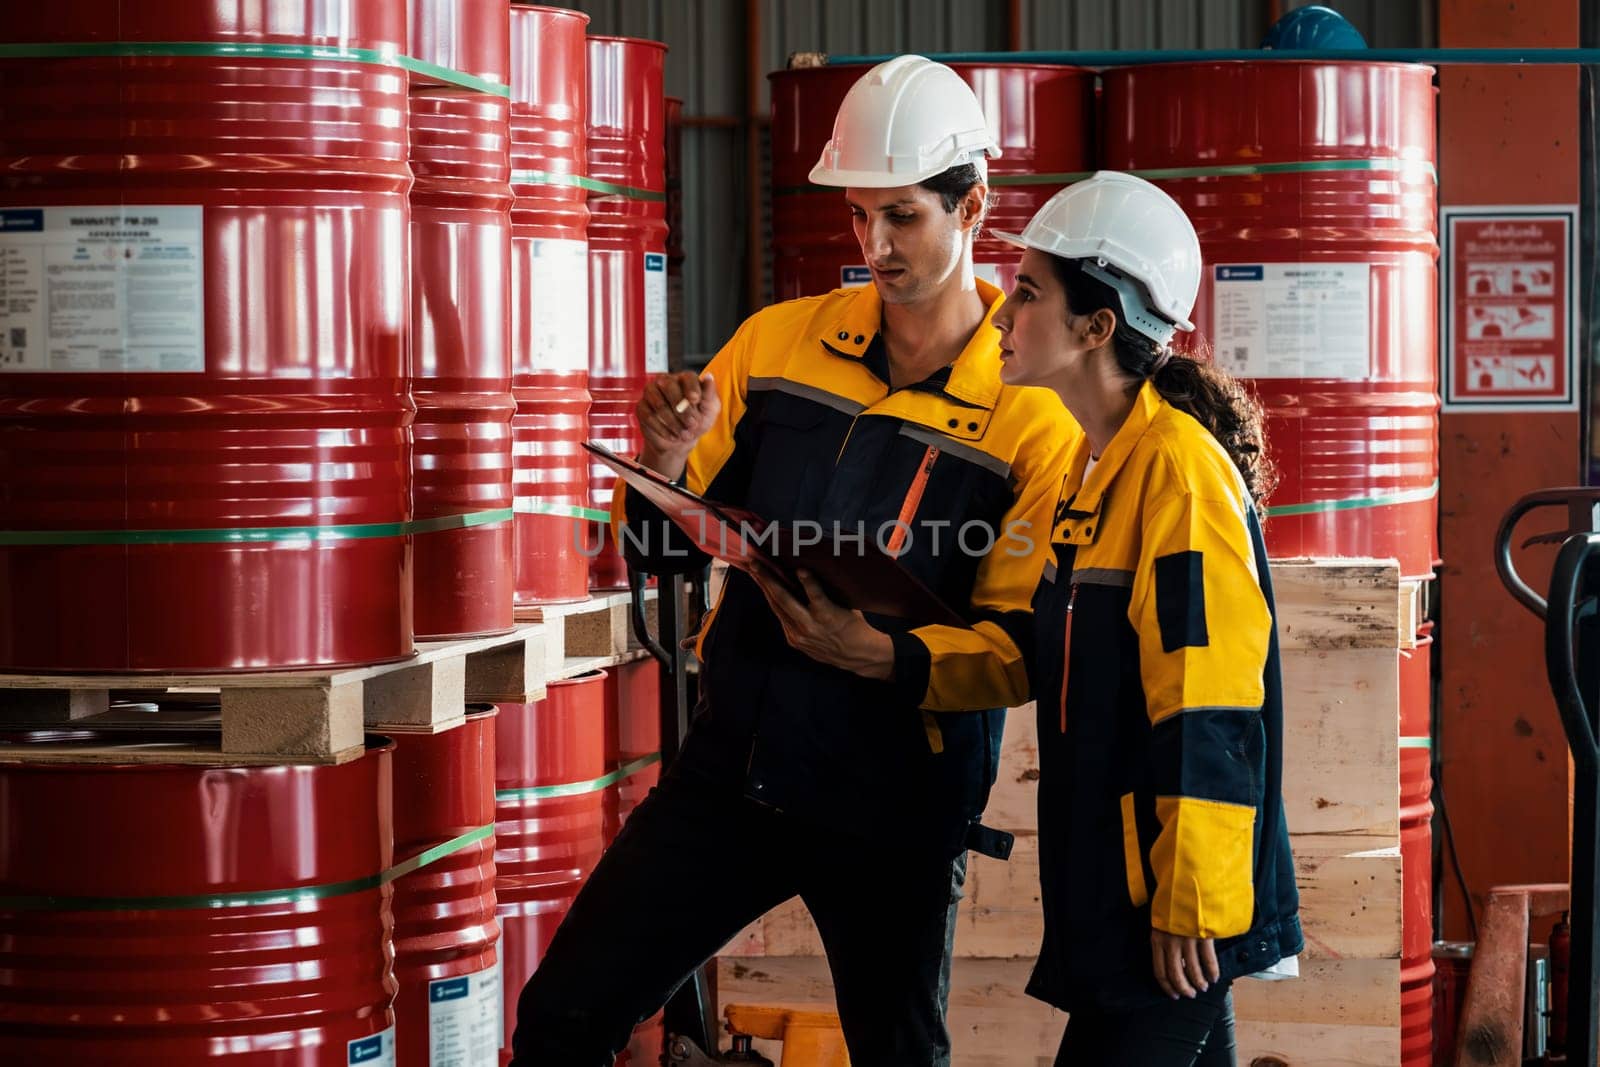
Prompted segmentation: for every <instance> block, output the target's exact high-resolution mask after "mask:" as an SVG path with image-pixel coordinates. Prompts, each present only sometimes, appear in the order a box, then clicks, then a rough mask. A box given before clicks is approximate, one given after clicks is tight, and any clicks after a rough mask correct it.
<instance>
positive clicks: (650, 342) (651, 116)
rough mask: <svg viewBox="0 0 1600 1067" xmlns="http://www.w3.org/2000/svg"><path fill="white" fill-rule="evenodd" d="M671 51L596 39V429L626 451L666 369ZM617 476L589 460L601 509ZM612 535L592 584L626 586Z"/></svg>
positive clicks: (652, 44) (592, 86) (592, 247)
mask: <svg viewBox="0 0 1600 1067" xmlns="http://www.w3.org/2000/svg"><path fill="white" fill-rule="evenodd" d="M666 56H667V48H666V46H665V45H663V44H661V43H659V42H657V41H643V40H638V39H635V38H631V37H590V38H589V125H588V139H589V141H588V159H589V171H588V175H589V182H588V185H589V211H590V218H589V307H590V312H589V392H590V394H591V395H592V396H593V398H594V406H593V407H592V408H591V409H590V411H589V433H590V436H591V437H593V438H594V439H595V440H597V441H599V442H600V443H602V444H604V445H605V446H606V447H608V448H610V449H611V450H612V451H613V452H618V453H621V454H622V455H626V456H632V455H634V454H635V453H637V452H638V451H639V448H640V446H641V445H642V444H643V441H642V440H641V439H640V436H639V429H638V426H636V425H635V423H634V415H633V412H634V406H635V405H636V404H638V402H639V397H640V396H641V395H642V394H643V392H644V387H645V384H646V383H647V382H648V381H649V380H650V378H651V377H653V376H654V375H656V374H660V373H663V372H664V371H666V369H667V214H666V208H667V203H666V202H667V192H666V189H667V177H666V144H667V140H666V97H665V95H664V90H663V88H662V84H663V83H662V77H663V68H664V65H665V62H666ZM614 481H615V476H614V475H613V474H612V472H611V468H609V467H606V466H604V465H603V464H600V463H595V464H592V465H591V466H590V468H589V495H590V499H591V500H592V502H593V506H594V507H595V508H596V509H599V510H602V511H604V510H607V509H609V508H610V507H611V489H612V484H613V482H614ZM605 536H606V538H607V541H606V547H605V549H604V550H603V551H602V552H601V553H600V554H599V555H598V556H597V557H596V558H595V559H594V561H593V563H592V565H591V570H590V579H589V584H590V586H591V587H592V588H595V589H618V588H621V587H623V586H625V585H627V583H628V574H627V568H626V566H625V565H624V564H623V562H622V557H621V555H620V554H618V553H617V551H616V549H615V546H614V545H612V544H611V543H610V540H609V531H607V532H606V534H605Z"/></svg>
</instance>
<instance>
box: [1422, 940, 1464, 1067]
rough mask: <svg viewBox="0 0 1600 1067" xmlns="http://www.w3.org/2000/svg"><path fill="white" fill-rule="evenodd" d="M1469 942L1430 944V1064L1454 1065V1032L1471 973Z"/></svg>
mask: <svg viewBox="0 0 1600 1067" xmlns="http://www.w3.org/2000/svg"><path fill="white" fill-rule="evenodd" d="M1472 950H1473V942H1471V941H1435V942H1434V944H1433V963H1434V967H1435V970H1434V974H1433V1060H1432V1062H1433V1063H1436V1064H1439V1065H1441V1067H1444V1065H1447V1064H1454V1063H1455V1062H1456V1031H1457V1030H1458V1029H1460V1026H1461V1011H1462V1009H1463V1008H1464V1007H1465V1006H1466V1001H1467V980H1468V978H1469V977H1470V976H1471V973H1472Z"/></svg>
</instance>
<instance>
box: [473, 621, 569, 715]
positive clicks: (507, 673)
mask: <svg viewBox="0 0 1600 1067" xmlns="http://www.w3.org/2000/svg"><path fill="white" fill-rule="evenodd" d="M551 629H552V628H551V627H549V626H547V625H545V624H544V623H536V624H534V625H532V626H528V627H526V628H525V629H524V633H526V635H527V636H526V638H525V639H524V640H523V641H521V642H517V643H512V644H507V645H500V646H498V647H495V648H489V649H485V650H484V651H482V652H479V653H478V654H476V655H472V656H468V657H467V659H466V678H465V681H464V684H463V688H464V697H465V699H466V701H467V703H469V704H494V703H501V702H503V703H507V704H528V703H532V702H533V701H535V700H542V699H543V698H544V686H545V680H546V679H547V678H548V677H549V676H550V670H549V664H550V653H549V642H550V637H551V633H550V631H551Z"/></svg>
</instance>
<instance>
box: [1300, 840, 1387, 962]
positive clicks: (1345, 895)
mask: <svg viewBox="0 0 1600 1067" xmlns="http://www.w3.org/2000/svg"><path fill="white" fill-rule="evenodd" d="M1291 848H1292V849H1294V850H1295V851H1294V866H1295V881H1296V882H1297V883H1298V884H1299V887H1300V923H1301V927H1302V929H1303V930H1304V932H1305V938H1306V951H1305V958H1307V959H1353V958H1361V959H1398V958H1399V957H1400V952H1401V947H1402V946H1401V936H1400V924H1401V919H1402V916H1403V912H1404V897H1403V895H1402V892H1401V862H1400V849H1399V847H1398V846H1396V847H1394V848H1388V849H1378V850H1374V851H1371V852H1357V853H1352V854H1349V855H1329V854H1327V853H1317V852H1314V851H1308V850H1303V849H1299V848H1297V847H1296V843H1295V842H1291Z"/></svg>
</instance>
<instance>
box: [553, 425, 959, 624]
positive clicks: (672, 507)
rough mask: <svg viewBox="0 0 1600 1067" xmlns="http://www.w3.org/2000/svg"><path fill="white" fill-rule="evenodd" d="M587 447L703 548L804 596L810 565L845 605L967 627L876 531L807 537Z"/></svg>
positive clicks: (612, 454) (604, 450)
mask: <svg viewBox="0 0 1600 1067" xmlns="http://www.w3.org/2000/svg"><path fill="white" fill-rule="evenodd" d="M583 447H584V448H585V449H587V450H588V451H589V452H590V454H592V455H593V456H594V457H595V458H596V459H598V460H599V461H600V462H601V463H604V464H605V465H606V466H608V467H610V468H611V469H612V470H614V471H616V472H617V477H619V478H621V479H622V480H623V481H624V482H626V483H627V485H628V488H629V489H632V490H634V491H635V492H637V493H638V494H639V495H640V496H642V497H644V498H645V499H646V500H648V501H650V503H652V504H654V505H655V506H656V507H657V508H660V509H661V512H662V514H664V515H666V517H667V518H669V519H671V520H672V522H673V525H675V526H677V527H678V529H680V530H682V531H683V532H684V534H685V535H687V536H688V538H689V539H690V540H691V541H693V542H694V544H695V546H696V547H697V548H699V549H700V551H702V552H704V553H706V554H707V555H709V556H712V557H714V558H716V559H720V560H722V561H723V562H725V563H727V564H728V565H729V566H731V567H738V568H739V569H740V570H743V571H749V570H750V569H751V567H752V566H753V565H754V564H757V563H759V564H764V565H765V566H766V567H767V568H768V569H769V570H770V571H772V572H773V573H774V574H776V575H777V576H778V577H779V578H780V579H781V580H782V581H783V582H784V584H785V585H787V586H788V588H789V591H790V592H791V593H792V594H794V595H795V597H796V598H797V599H799V600H800V601H801V602H804V601H805V593H804V591H803V590H802V588H801V586H800V581H799V579H798V578H797V577H796V576H795V572H796V571H798V570H806V571H809V572H811V574H812V575H813V576H815V577H816V579H817V580H818V581H819V582H820V583H822V586H823V588H824V589H826V590H827V591H828V594H829V596H831V597H832V598H833V599H834V600H835V601H837V602H838V603H840V604H843V605H844V606H845V607H847V608H854V609H856V610H858V611H863V612H867V613H869V614H873V615H885V616H888V617H891V618H897V619H906V620H909V621H912V622H916V623H919V624H923V625H929V624H939V625H944V626H966V625H967V622H966V620H965V619H963V618H962V617H961V616H960V615H959V614H958V613H957V612H956V611H955V610H954V609H953V608H951V607H950V605H949V604H946V603H945V602H944V601H943V600H940V599H939V596H938V594H936V593H935V592H934V591H933V590H931V589H929V588H928V587H927V586H926V585H924V584H923V583H922V582H921V581H919V580H918V579H917V577H916V576H915V575H913V574H912V573H911V572H910V571H908V570H906V569H905V568H904V567H902V566H900V564H899V563H898V562H897V561H896V560H895V558H894V557H893V556H891V555H889V554H888V553H887V552H885V551H884V550H883V549H882V548H881V547H879V545H878V544H877V542H876V541H875V540H874V539H873V538H872V537H870V536H863V537H862V538H861V539H860V540H859V541H857V540H856V539H855V538H854V537H851V538H838V539H835V538H833V537H832V536H830V534H829V532H828V531H826V530H820V529H818V528H817V527H814V526H813V527H810V528H809V529H807V530H806V536H801V533H802V529H801V526H800V525H799V524H792V523H775V522H771V521H769V520H767V519H764V518H762V517H761V516H759V515H757V514H756V513H755V512H752V511H748V510H746V509H744V508H738V507H733V506H731V505H728V504H719V503H717V502H716V501H714V500H708V499H706V498H705V497H702V496H700V495H699V494H697V493H691V492H690V491H689V490H687V489H685V488H684V487H683V486H681V485H677V484H675V483H673V482H672V481H670V480H668V479H666V478H663V477H662V476H661V475H659V474H657V473H656V472H655V471H653V470H651V469H650V468H648V467H644V466H641V465H640V464H639V463H637V462H635V461H634V460H631V459H628V458H626V457H624V456H619V455H617V454H616V453H615V452H613V451H611V450H610V449H609V448H607V447H605V446H604V445H601V444H597V443H596V442H594V441H585V442H584V443H583ZM816 533H820V534H821V535H822V536H821V540H820V541H814V540H812V539H811V538H812V535H814V534H816Z"/></svg>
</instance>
